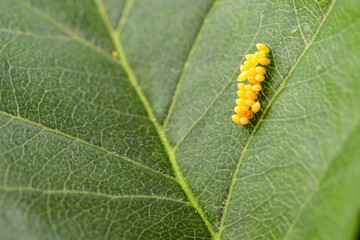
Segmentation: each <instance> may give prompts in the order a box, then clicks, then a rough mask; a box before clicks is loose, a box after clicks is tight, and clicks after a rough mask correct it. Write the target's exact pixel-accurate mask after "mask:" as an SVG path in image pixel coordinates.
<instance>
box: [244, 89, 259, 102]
mask: <svg viewBox="0 0 360 240" xmlns="http://www.w3.org/2000/svg"><path fill="white" fill-rule="evenodd" d="M245 94H246V97H247V98H249V99H253V100H255V99H257V98H258V96H257V95H256V93H254V92H253V91H246V93H245Z"/></svg>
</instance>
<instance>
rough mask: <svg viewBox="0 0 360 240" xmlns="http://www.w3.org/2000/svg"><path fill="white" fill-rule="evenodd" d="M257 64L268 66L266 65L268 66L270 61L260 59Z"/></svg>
mask: <svg viewBox="0 0 360 240" xmlns="http://www.w3.org/2000/svg"><path fill="white" fill-rule="evenodd" d="M259 63H260V64H261V65H268V64H270V59H268V58H261V59H260V60H259Z"/></svg>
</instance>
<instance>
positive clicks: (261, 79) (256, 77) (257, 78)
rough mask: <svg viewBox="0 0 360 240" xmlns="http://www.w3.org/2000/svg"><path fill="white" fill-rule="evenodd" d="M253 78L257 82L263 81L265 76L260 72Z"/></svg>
mask: <svg viewBox="0 0 360 240" xmlns="http://www.w3.org/2000/svg"><path fill="white" fill-rule="evenodd" d="M255 80H256V81H258V82H263V81H264V80H265V76H264V75H262V74H258V75H256V76H255Z"/></svg>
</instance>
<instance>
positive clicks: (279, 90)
mask: <svg viewBox="0 0 360 240" xmlns="http://www.w3.org/2000/svg"><path fill="white" fill-rule="evenodd" d="M335 2H336V0H333V1H332V2H331V4H330V5H329V8H328V11H327V13H326V14H325V15H324V16H323V19H322V21H321V23H320V24H319V27H318V28H317V30H316V32H315V33H314V35H313V36H312V38H311V40H310V42H308V43H307V44H306V45H305V48H304V50H303V51H302V53H301V55H300V56H299V58H298V59H297V61H296V63H295V64H294V65H293V66H292V68H291V69H290V71H289V73H288V74H287V76H286V78H285V79H284V81H283V82H282V83H281V84H280V86H279V87H278V89H277V90H276V92H275V93H274V95H273V96H272V98H271V99H270V101H269V103H268V104H267V106H266V108H265V109H264V111H263V113H262V115H261V116H260V118H259V121H258V122H257V123H256V125H255V127H254V130H253V131H252V132H251V135H250V136H249V138H248V140H247V141H246V144H245V147H244V148H243V150H242V152H241V155H240V159H239V162H238V164H237V166H236V169H235V171H234V173H233V179H232V181H231V184H230V189H229V194H228V198H227V200H226V204H225V207H224V213H223V216H222V218H221V222H220V228H219V231H218V232H217V234H216V236H215V239H216V240H220V239H221V235H222V232H223V231H224V229H225V226H224V224H225V220H226V215H227V212H228V210H229V205H230V203H231V196H232V192H233V190H234V188H235V184H236V182H237V175H238V173H239V171H240V167H241V164H242V162H243V160H244V157H245V154H246V152H247V149H248V147H249V145H250V143H251V142H252V139H253V138H254V135H255V133H256V132H257V130H258V129H259V127H260V125H261V123H262V122H263V120H264V117H265V115H266V113H267V112H268V111H269V109H270V107H271V106H272V103H273V102H274V101H275V100H276V98H277V97H278V96H279V95H280V93H281V92H282V91H283V90H284V89H285V85H286V83H287V82H288V80H289V78H290V77H291V75H292V73H293V71H294V70H295V68H296V67H297V65H298V64H299V63H300V62H301V59H302V58H303V56H304V55H305V54H306V52H307V51H308V49H309V48H310V46H311V45H312V44H313V43H314V40H315V38H316V36H317V35H318V33H319V31H320V29H321V28H322V25H323V24H324V22H325V21H326V19H327V17H328V16H329V14H330V12H331V10H332V8H333V6H334V4H335ZM294 8H296V7H295V6H294ZM304 42H305V43H306V41H305V39H304ZM300 213H301V212H300ZM300 213H299V214H300ZM294 221H296V218H294V219H293V221H292V222H291V225H292V224H293V223H294Z"/></svg>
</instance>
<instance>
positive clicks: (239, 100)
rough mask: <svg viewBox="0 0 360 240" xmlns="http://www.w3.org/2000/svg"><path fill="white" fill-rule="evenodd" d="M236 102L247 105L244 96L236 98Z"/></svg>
mask: <svg viewBox="0 0 360 240" xmlns="http://www.w3.org/2000/svg"><path fill="white" fill-rule="evenodd" d="M235 102H236V104H237V105H239V106H243V105H246V103H245V99H243V98H238V99H236V101H235Z"/></svg>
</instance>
